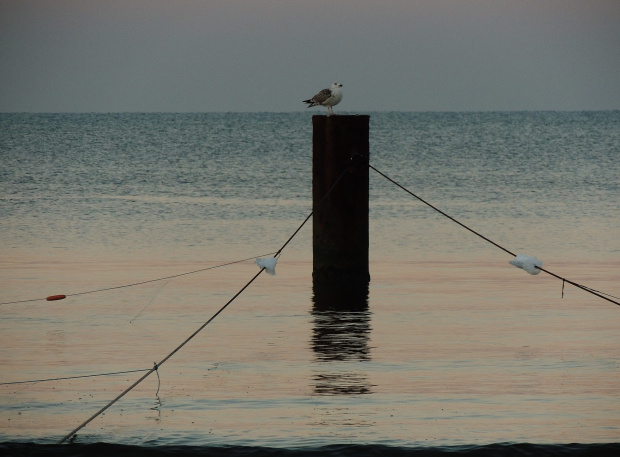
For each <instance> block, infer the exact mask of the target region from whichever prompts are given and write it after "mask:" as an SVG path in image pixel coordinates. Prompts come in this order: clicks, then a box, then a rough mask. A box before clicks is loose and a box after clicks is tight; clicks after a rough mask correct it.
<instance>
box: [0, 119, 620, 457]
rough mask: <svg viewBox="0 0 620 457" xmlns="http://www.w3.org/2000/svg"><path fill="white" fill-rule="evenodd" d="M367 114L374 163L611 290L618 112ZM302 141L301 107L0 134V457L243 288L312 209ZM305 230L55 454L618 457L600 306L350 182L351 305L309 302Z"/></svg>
mask: <svg viewBox="0 0 620 457" xmlns="http://www.w3.org/2000/svg"><path fill="white" fill-rule="evenodd" d="M370 115H371V120H370V164H371V165H372V166H373V167H375V168H377V169H378V170H380V171H381V172H382V173H385V174H386V175H388V176H389V177H390V178H392V179H393V180H395V181H397V182H398V183H399V184H401V185H402V186H404V187H406V188H407V189H408V190H410V191H411V192H412V193H414V194H415V195H417V196H419V197H420V198H422V199H424V200H425V201H427V202H429V203H431V204H432V205H434V206H435V207H436V208H438V209H440V210H441V211H444V212H445V213H446V214H448V215H450V216H451V217H453V218H455V219H457V220H458V221H460V222H461V223H463V224H464V225H467V226H468V227H471V228H472V229H474V230H475V231H477V232H478V233H481V234H483V235H484V236H485V237H487V238H489V239H490V240H492V241H493V242H495V243H497V244H499V245H500V246H502V247H505V248H506V249H508V250H509V251H511V252H515V253H519V254H526V255H530V256H533V257H537V258H538V259H541V260H542V261H543V262H544V268H546V269H549V270H550V271H552V272H554V273H556V274H558V275H559V276H561V277H565V278H567V279H570V280H572V281H575V282H577V283H580V284H584V285H586V286H588V287H591V288H594V289H596V290H600V291H604V292H606V293H609V294H612V295H614V296H615V297H618V296H620V290H619V289H618V284H619V281H618V280H619V279H620V276H619V274H618V267H619V266H620V236H619V235H620V231H619V229H618V222H619V217H618V214H620V204H619V203H620V189H619V186H620V182H619V179H618V176H620V112H617V111H615V112H574V113H556V112H532V113H522V112H519V113H370ZM311 143H312V123H311V117H310V115H308V114H307V113H279V114H278V113H221V114H208V113H207V114H2V115H0V214H1V215H2V219H1V222H0V230H1V232H0V237H1V238H0V241H1V242H0V269H1V273H0V274H1V276H0V290H1V296H0V302H1V303H3V304H2V305H0V315H1V316H2V319H0V338H1V343H2V344H1V347H0V365H1V366H2V370H1V373H0V382H1V383H3V384H2V385H0V441H3V442H5V444H4V445H3V446H5V447H4V448H3V449H4V450H5V451H7V450H8V452H13V453H15V454H18V453H19V452H28V451H29V450H32V449H36V446H43V447H45V446H48V445H49V444H51V443H55V442H57V441H59V440H60V439H62V438H63V437H64V436H65V435H67V434H68V433H69V432H70V431H71V430H73V429H75V428H76V427H78V426H79V425H80V424H81V423H83V422H84V421H85V420H87V419H88V418H89V417H91V416H92V415H93V414H94V413H95V412H97V411H98V410H99V409H100V408H102V407H104V406H105V405H106V404H107V403H108V402H109V401H111V400H112V399H113V398H115V397H116V396H117V395H118V394H119V393H121V392H122V391H123V390H125V389H126V388H127V387H129V386H130V385H131V384H132V383H134V382H135V381H136V380H137V379H138V378H139V377H140V376H142V375H143V373H144V371H142V372H134V371H133V370H148V369H150V368H151V367H153V363H154V362H159V361H161V360H162V359H163V358H164V357H165V356H167V355H168V354H169V353H170V352H171V351H173V350H174V349H175V348H176V347H177V346H178V345H179V344H181V343H182V342H183V341H184V340H185V339H186V338H187V337H189V336H190V335H191V334H192V333H193V332H195V331H196V330H197V329H198V328H199V327H201V326H202V325H203V324H204V323H205V322H206V321H207V320H209V319H210V318H211V316H213V315H214V313H216V312H217V311H218V310H219V309H220V308H221V307H222V306H223V305H225V304H226V303H227V302H228V301H229V300H230V299H231V298H232V297H233V296H234V295H235V294H236V293H237V292H238V291H239V290H240V289H241V288H242V287H243V286H244V285H245V284H246V283H248V281H249V280H250V279H251V278H252V277H253V276H254V275H255V274H256V273H257V272H258V271H259V269H258V267H257V266H256V265H255V263H254V260H255V259H256V258H257V257H264V256H267V255H270V254H271V253H273V252H275V251H277V250H278V249H279V248H280V247H281V246H282V245H283V244H284V243H285V242H286V240H287V239H288V238H289V237H290V236H291V235H292V234H293V233H294V231H295V230H296V229H297V228H298V227H299V226H300V224H302V222H303V221H304V219H305V218H306V217H307V216H308V215H309V214H310V212H311V211H312V201H311V189H312V176H311V169H312V144H311ZM311 231H312V227H311V224H306V225H305V226H303V227H302V229H301V230H300V231H299V233H298V234H297V235H296V236H295V238H294V239H293V240H292V241H291V243H290V244H288V245H287V247H286V248H285V250H284V251H283V252H282V255H281V257H280V258H279V260H278V265H277V267H276V275H275V276H273V277H271V276H268V275H266V274H264V275H261V276H259V277H258V278H257V279H256V280H255V281H254V282H253V283H252V284H251V285H250V286H249V287H248V288H247V289H246V290H245V291H244V292H243V293H242V294H241V295H240V296H239V297H238V298H236V299H235V300H234V302H233V303H231V304H230V305H229V306H228V307H227V308H226V309H225V311H223V312H222V314H221V315H219V316H218V317H217V318H216V319H214V320H213V322H211V323H210V324H209V325H208V326H206V327H205V328H204V329H203V330H202V331H201V332H199V334H198V335H196V336H195V337H194V338H193V339H192V340H191V341H190V342H188V343H187V345H185V346H184V347H183V348H182V349H181V350H179V351H178V352H177V353H175V355H174V356H173V357H171V358H170V359H169V360H168V361H166V363H165V364H164V365H162V366H161V367H160V368H159V369H158V370H157V372H156V373H154V374H152V375H151V376H149V377H148V378H147V379H146V380H145V381H143V382H142V383H140V384H139V385H138V386H137V387H136V388H135V389H133V390H132V391H131V392H130V393H128V394H127V395H126V396H125V397H123V398H122V399H121V400H119V401H118V402H117V403H116V404H114V405H113V406H112V407H110V408H109V409H108V410H106V411H105V412H104V413H103V414H101V415H99V416H97V417H96V418H95V419H93V420H92V422H90V423H89V424H88V425H87V426H85V427H84V428H82V429H81V430H80V431H79V432H78V436H77V437H76V439H75V442H76V444H74V445H73V446H74V448H73V449H75V452H82V451H83V450H84V448H83V447H80V446H95V443H100V442H105V443H113V444H115V445H120V446H130V445H135V446H139V447H138V448H133V447H132V448H120V449H118V448H115V450H114V452H115V453H119V452H123V449H124V450H125V452H131V453H134V454H135V453H136V452H138V453H139V452H141V451H143V452H147V451H148V452H151V453H152V452H157V451H159V452H168V451H170V452H179V450H180V449H182V450H183V451H184V452H185V453H191V452H193V451H196V452H202V451H206V450H209V451H210V452H215V450H217V449H220V448H222V449H228V451H229V452H230V451H231V449H234V452H236V453H238V454H239V455H242V454H243V453H244V452H252V451H257V452H258V451H259V450H260V451H263V452H266V450H267V449H272V450H274V449H275V450H283V449H288V450H289V451H290V452H293V450H295V452H297V453H299V452H301V450H304V452H314V451H316V452H319V453H321V454H322V455H327V454H329V453H332V454H333V455H343V454H347V453H349V454H357V455H360V454H364V453H367V454H372V453H381V454H384V455H389V453H392V454H393V455H398V452H399V451H403V452H404V451H405V450H409V451H413V450H419V451H420V452H430V451H432V450H435V451H437V452H451V451H452V450H455V451H459V452H464V451H465V450H470V451H471V452H472V453H474V454H480V455H484V453H485V452H487V453H493V452H495V451H496V450H497V449H496V447H494V446H500V450H501V451H503V452H508V451H509V450H514V452H526V451H528V450H530V451H531V449H530V448H522V447H518V448H513V447H511V446H513V444H511V443H533V444H534V445H535V446H538V447H536V448H534V451H535V452H542V450H553V451H557V450H558V449H560V450H562V451H565V452H569V451H571V450H574V449H573V448H572V447H570V446H568V444H569V443H582V444H584V445H586V447H585V450H590V451H596V452H601V451H607V452H617V447H614V446H613V445H612V446H609V445H608V443H618V442H619V441H620V439H619V438H620V401H619V398H620V381H619V380H618V379H620V378H619V376H618V374H619V372H620V356H619V354H620V353H619V352H618V347H620V332H619V331H618V329H619V324H618V323H619V322H620V320H619V319H620V314H618V313H620V308H619V307H618V306H617V305H616V304H614V303H611V302H609V301H605V300H603V299H601V298H599V297H596V296H594V295H591V294H588V293H587V292H584V291H583V290H580V289H577V288H575V287H573V286H571V285H569V284H563V283H562V281H561V280H558V279H556V278H554V277H552V276H550V275H547V274H545V273H541V274H540V275H537V276H530V275H528V274H527V273H526V272H524V271H523V270H520V269H517V268H515V267H514V266H512V265H510V264H509V261H510V260H512V259H513V258H512V257H511V256H510V255H507V254H506V252H504V251H502V250H501V249H498V248H497V247H496V246H494V245H492V244H490V243H488V242H486V241H485V240H483V239H481V238H480V237H477V236H476V235H474V234H472V233H471V232H469V231H467V230H465V229H464V228H463V227H461V226H459V225H457V224H455V223H454V222H452V221H451V220H450V219H448V218H446V217H444V216H443V215H441V214H439V213H438V212H436V211H434V210H433V209H432V208H430V207H428V206H426V205H424V204H423V203H421V202H420V201H419V200H417V199H415V198H414V197H412V196H411V195H410V194H408V193H406V192H404V191H403V190H402V189H400V188H398V187H397V186H395V185H394V184H393V183H391V182H389V181H388V180H386V179H385V178H383V177H382V176H381V175H379V174H378V173H376V172H374V171H373V170H371V171H370V272H371V277H372V280H371V283H370V288H369V291H368V296H367V299H365V300H364V303H362V306H360V307H358V308H356V309H353V310H350V311H347V312H335V311H334V310H333V309H330V307H329V306H319V304H318V303H317V300H316V297H315V296H314V294H313V288H312V279H311V278H312V246H311V238H312V233H311ZM244 259H247V260H245V261H242V262H239V263H234V264H232V265H227V266H224V264H227V263H229V262H235V261H237V260H244ZM186 273H190V274H186ZM160 278H165V279H161V280H158V281H152V280H154V279H160ZM132 284H136V285H134V286H131V285H132ZM54 294H66V295H68V297H67V298H66V299H65V300H62V301H56V302H48V301H46V300H45V297H47V296H50V295H54ZM613 299H614V300H616V301H618V299H617V298H613ZM24 300H27V301H24ZM30 300H31V301H30ZM16 302H19V303H16ZM121 371H127V372H129V373H124V374H122V375H111V374H109V373H117V372H121ZM100 374H105V376H92V377H77V376H90V375H100ZM55 378H71V379H62V380H55V381H41V382H36V383H34V382H33V383H22V384H13V383H15V382H19V381H28V380H42V379H55ZM29 442H34V443H37V444H35V445H24V444H23V443H29ZM506 443H508V444H506ZM596 444H602V445H604V446H603V447H602V448H599V447H595V445H596ZM359 445H362V446H363V447H362V448H359V447H356V446H359ZM23 446H26V449H25V450H24V448H23ZM96 446H101V445H96ZM228 446H233V448H228ZM326 446H327V447H326ZM330 446H331V447H330ZM334 446H335V447H334ZM545 446H547V447H545ZM548 446H552V447H548ZM557 446H560V447H559V448H557ZM42 449H43V448H42ZM66 449H67V448H66V447H64V448H63V452H68V451H66ZM579 449H581V448H579ZM44 450H45V451H46V452H60V451H59V450H58V449H57V448H54V447H52V448H49V447H48V448H44ZM275 450H274V451H273V452H276V451H275ZM90 451H91V452H97V451H98V452H100V453H104V454H105V453H107V452H109V451H110V448H105V447H104V448H101V447H99V448H92V447H91V448H90ZM534 451H533V452H534ZM234 452H233V455H234ZM282 452H283V451H282ZM575 452H577V451H575Z"/></svg>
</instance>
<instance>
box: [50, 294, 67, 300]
mask: <svg viewBox="0 0 620 457" xmlns="http://www.w3.org/2000/svg"><path fill="white" fill-rule="evenodd" d="M63 298H67V296H66V295H50V296H49V297H47V298H46V300H47V301H54V300H62V299H63Z"/></svg>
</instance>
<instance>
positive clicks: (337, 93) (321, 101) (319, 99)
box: [304, 83, 342, 116]
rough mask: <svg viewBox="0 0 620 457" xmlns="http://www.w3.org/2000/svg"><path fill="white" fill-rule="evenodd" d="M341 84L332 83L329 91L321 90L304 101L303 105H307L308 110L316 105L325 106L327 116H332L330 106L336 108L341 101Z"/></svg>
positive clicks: (332, 111) (332, 112)
mask: <svg viewBox="0 0 620 457" xmlns="http://www.w3.org/2000/svg"><path fill="white" fill-rule="evenodd" d="M341 87H342V84H340V83H333V84H332V88H331V89H323V90H322V91H321V92H319V93H318V94H316V95H315V96H314V97H312V98H310V99H308V100H304V103H308V108H312V107H313V106H316V105H321V106H326V107H327V111H328V114H327V115H328V116H331V115H332V114H334V110H333V109H332V106H336V105H337V104H338V103H340V100H342V90H340V88H341Z"/></svg>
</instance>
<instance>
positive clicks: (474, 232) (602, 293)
mask: <svg viewBox="0 0 620 457" xmlns="http://www.w3.org/2000/svg"><path fill="white" fill-rule="evenodd" d="M368 166H369V167H370V168H372V169H373V170H374V171H376V172H377V173H378V174H379V175H381V176H383V177H384V178H385V179H387V180H388V181H390V182H391V183H392V184H394V185H396V186H397V187H399V188H400V189H402V190H404V191H405V192H407V193H408V194H409V195H411V196H412V197H415V198H417V199H418V200H419V201H421V202H422V203H424V204H425V205H426V206H428V207H430V208H432V209H434V210H435V211H437V212H438V213H439V214H441V215H442V216H445V217H447V218H448V219H450V220H451V221H452V222H455V223H457V224H458V225H460V226H461V227H463V228H465V229H467V230H469V231H470V232H471V233H473V234H474V235H477V236H479V237H480V238H482V239H483V240H485V241H487V242H489V243H491V244H492V245H494V246H496V247H498V248H499V249H501V250H502V251H504V252H507V253H508V254H510V255H511V256H513V257H516V254H514V253H513V252H511V251H509V250H508V249H506V248H505V247H503V246H501V245H499V244H497V243H496V242H494V241H491V240H490V239H489V238H487V237H486V236H484V235H481V234H480V233H478V232H476V231H475V230H473V229H471V228H469V227H468V226H466V225H465V224H463V223H461V222H459V221H457V220H456V219H454V218H453V217H452V216H450V215H448V214H446V213H444V212H443V211H441V210H440V209H438V208H437V207H435V206H433V205H431V204H430V203H429V202H427V201H426V200H424V199H422V198H420V197H418V196H417V195H416V194H414V193H413V192H411V191H410V190H409V189H407V188H405V187H404V186H402V185H400V184H399V183H398V182H396V181H394V180H393V179H392V178H390V177H389V176H387V175H385V174H384V173H382V172H380V171H379V170H377V169H376V168H375V167H373V166H372V165H370V164H368ZM536 268H538V269H539V270H540V271H544V272H545V273H547V274H549V275H551V276H554V277H556V278H558V279H561V280H562V281H563V282H562V297H563V296H564V282H567V283H569V284H572V285H573V286H575V287H578V288H580V289H582V290H585V291H586V292H589V293H591V294H593V295H596V296H597V297H600V298H602V299H604V300H607V301H610V302H612V303H615V304H616V305H618V306H620V302H617V301H615V300H612V299H611V298H608V297H613V298H617V297H614V296H613V295H610V294H606V293H604V292H600V291H597V290H595V289H592V288H590V287H587V286H584V285H581V284H578V283H576V282H574V281H570V280H568V279H566V278H564V277H562V276H559V275H556V274H555V273H552V272H550V271H549V270H546V269H544V268H542V267H538V266H537V267H536Z"/></svg>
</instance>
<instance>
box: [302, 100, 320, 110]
mask: <svg viewBox="0 0 620 457" xmlns="http://www.w3.org/2000/svg"><path fill="white" fill-rule="evenodd" d="M303 103H307V104H308V106H307V107H306V108H312V107H313V106H316V105H317V104H316V103H314V102H313V101H312V100H311V99H309V100H304V101H303Z"/></svg>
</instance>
